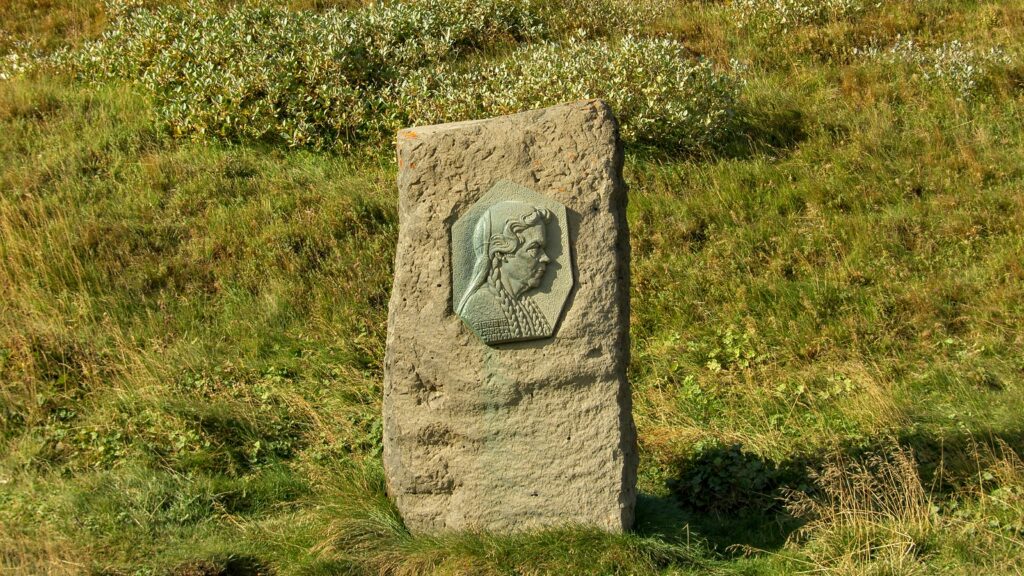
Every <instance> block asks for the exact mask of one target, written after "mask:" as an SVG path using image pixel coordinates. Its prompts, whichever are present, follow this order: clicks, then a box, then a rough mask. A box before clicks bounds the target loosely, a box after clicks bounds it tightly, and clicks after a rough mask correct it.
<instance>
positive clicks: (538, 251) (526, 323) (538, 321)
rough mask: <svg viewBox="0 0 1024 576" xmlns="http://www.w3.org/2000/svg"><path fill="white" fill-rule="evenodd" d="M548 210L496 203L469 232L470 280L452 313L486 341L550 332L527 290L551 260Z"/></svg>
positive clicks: (530, 336) (535, 284)
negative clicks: (455, 312)
mask: <svg viewBox="0 0 1024 576" xmlns="http://www.w3.org/2000/svg"><path fill="white" fill-rule="evenodd" d="M550 218H551V212H550V211H549V210H548V209H546V208H542V207H539V206H531V205H529V204H526V203H524V202H516V201H506V202H499V203H497V204H495V205H493V206H491V207H490V208H488V209H487V210H486V211H484V213H483V214H482V215H481V216H480V219H479V220H478V221H477V223H476V226H475V227H474V229H473V251H474V254H475V257H476V259H475V264H474V266H473V281H472V283H471V285H470V288H469V290H467V291H466V294H465V296H464V297H463V298H462V302H460V303H459V306H458V308H457V312H458V314H459V315H460V316H462V317H463V318H464V319H466V321H467V322H469V324H470V326H471V327H472V328H473V329H474V331H476V332H477V334H479V335H480V336H481V338H483V339H484V341H485V342H487V343H489V344H490V343H498V342H511V341H515V340H524V339H529V338H538V337H543V336H544V335H546V334H547V333H550V331H551V329H550V326H549V325H548V323H547V320H546V319H545V317H544V314H543V313H542V312H541V311H540V310H539V309H538V308H537V306H536V304H534V303H533V302H531V301H530V299H529V295H528V292H529V291H530V290H532V289H534V288H537V287H538V286H540V284H541V281H542V280H543V278H544V274H545V272H546V271H547V265H548V263H549V262H550V261H551V260H550V258H549V257H548V255H547V252H546V251H545V248H546V240H547V239H546V232H545V223H546V222H547V221H548V220H549V219H550Z"/></svg>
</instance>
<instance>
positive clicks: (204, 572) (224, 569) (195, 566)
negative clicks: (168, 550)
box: [168, 556, 274, 576]
mask: <svg viewBox="0 0 1024 576" xmlns="http://www.w3.org/2000/svg"><path fill="white" fill-rule="evenodd" d="M168 574H169V576H271V575H273V574H274V572H273V571H272V570H271V569H270V568H268V567H267V566H265V565H263V564H262V563H260V562H259V561H258V560H256V559H255V558H251V557H248V556H230V557H227V558H221V559H215V560H193V561H189V562H185V563H184V564H180V565H178V566H176V567H175V568H173V569H172V570H171V571H170V572H169V573H168Z"/></svg>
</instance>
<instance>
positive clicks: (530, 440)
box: [384, 100, 637, 532]
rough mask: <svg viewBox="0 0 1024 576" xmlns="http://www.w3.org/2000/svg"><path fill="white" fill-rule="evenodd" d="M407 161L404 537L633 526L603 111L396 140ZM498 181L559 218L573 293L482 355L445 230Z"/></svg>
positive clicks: (399, 411)
mask: <svg viewBox="0 0 1024 576" xmlns="http://www.w3.org/2000/svg"><path fill="white" fill-rule="evenodd" d="M398 161H399V176H398V187H399V223H400V231H399V239H398V249H397V254H396V257H395V280H394V287H393V290H392V294H391V303H390V309H389V316H388V340H387V354H386V359H385V378H384V465H385V469H386V471H387V478H388V490H389V492H390V494H391V495H392V497H393V498H394V499H395V502H396V504H397V506H398V508H399V510H400V512H401V513H402V516H403V518H404V520H405V522H406V524H407V526H408V527H409V528H410V529H412V530H413V531H415V532H439V531H447V530H460V529H483V530H493V531H499V532H509V531H519V530H525V529H531V528H538V527H544V526H557V525H565V524H585V525H592V526H598V527H601V528H604V529H607V530H611V531H621V530H624V529H626V528H628V527H629V526H630V524H632V521H633V508H634V503H635V500H636V492H635V484H636V466H637V452H636V432H635V429H634V426H633V419H632V414H631V401H630V392H629V384H628V382H627V380H626V366H627V363H628V360H629V236H628V232H627V229H626V218H625V204H626V187H625V184H624V183H623V181H622V176H621V173H622V151H621V145H620V143H619V139H618V127H617V124H616V122H615V119H614V117H613V116H612V114H611V111H610V110H609V109H608V106H607V105H605V104H604V103H603V102H601V101H596V100H595V101H583V102H577V103H573V104H566V105H562V106H556V107H552V108H546V109H543V110H536V111H532V112H525V113H522V114H516V115H513V116H506V117H501V118H495V119H491V120H484V121H473V122H461V123H455V124H445V125H438V126H428V127H422V128H412V129H407V130H403V131H401V132H399V134H398ZM499 181H508V182H512V183H515V184H518V185H520V186H523V187H525V188H528V189H530V190H533V191H536V192H537V193H539V194H542V195H545V196H547V197H550V198H552V199H553V200H555V201H557V202H559V203H561V204H562V205H564V206H565V208H566V210H567V220H568V222H567V224H568V232H569V243H570V246H571V248H570V249H571V251H572V258H571V263H572V264H571V265H572V266H573V270H572V272H573V275H572V276H573V277H574V278H575V284H574V286H573V288H572V290H571V291H570V293H569V296H568V299H567V302H566V304H565V307H564V310H563V311H562V315H561V320H560V324H559V326H558V328H557V330H556V331H555V334H554V336H553V337H551V338H545V339H540V340H530V341H526V342H515V343H510V344H499V345H493V346H488V345H487V344H485V343H484V342H482V341H481V340H480V339H479V338H478V337H477V336H476V335H475V334H473V332H472V331H471V330H470V329H469V327H467V326H466V324H465V323H464V322H463V321H462V320H461V319H460V318H459V317H458V316H457V315H456V314H455V313H454V311H453V306H454V305H455V304H453V301H452V298H453V296H452V291H453V290H452V262H451V246H450V243H451V229H452V225H453V224H454V223H455V222H456V221H457V220H458V219H459V218H460V217H462V216H463V215H464V214H466V213H467V211H469V210H470V209H471V207H472V206H473V205H474V203H476V202H478V201H479V200H480V199H481V198H483V197H484V195H485V194H486V193H487V192H488V190H490V189H491V188H492V187H493V186H494V185H495V184H496V183H497V182H499Z"/></svg>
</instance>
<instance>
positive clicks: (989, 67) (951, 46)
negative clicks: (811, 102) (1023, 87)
mask: <svg viewBox="0 0 1024 576" xmlns="http://www.w3.org/2000/svg"><path fill="white" fill-rule="evenodd" d="M858 53H859V54H861V55H863V56H864V57H866V58H870V59H874V60H877V61H880V62H883V63H886V64H888V65H890V66H894V67H896V66H898V67H902V68H904V69H909V71H910V73H911V74H912V75H913V76H920V77H921V78H922V79H923V80H925V81H926V82H935V83H938V84H940V85H943V86H947V87H949V88H951V89H952V90H954V91H955V92H956V94H957V95H958V96H959V97H960V98H961V99H970V98H972V97H974V96H976V95H977V94H978V93H979V91H981V89H982V88H984V87H985V86H984V85H985V84H987V83H989V82H991V80H992V75H993V71H994V70H995V69H997V68H1000V67H1006V66H1009V65H1010V64H1012V63H1013V62H1014V60H1013V58H1011V57H1010V56H1009V55H1008V54H1007V53H1006V52H1005V51H1004V50H1002V49H1000V48H998V47H990V48H988V49H987V50H980V49H978V48H975V47H974V46H972V45H970V44H969V43H968V44H965V43H963V42H961V41H960V40H951V41H949V42H945V43H943V44H941V45H939V46H935V47H931V48H929V47H925V46H922V45H921V44H920V43H918V42H915V41H914V40H913V39H912V38H901V39H899V40H897V41H896V43H895V44H893V45H892V46H890V47H889V48H888V49H886V50H879V49H878V48H877V47H869V48H864V49H861V50H859V51H858Z"/></svg>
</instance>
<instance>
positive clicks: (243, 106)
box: [55, 0, 540, 148]
mask: <svg viewBox="0 0 1024 576" xmlns="http://www.w3.org/2000/svg"><path fill="white" fill-rule="evenodd" d="M526 8H527V5H526V4H525V3H523V2H519V1H516V0H449V1H447V2H444V3H429V2H425V1H424V2H408V3H401V4H384V5H372V6H370V7H368V8H366V9H363V10H358V11H354V12H345V11H339V10H328V11H325V12H319V13H318V12H293V11H289V10H286V9H283V8H274V7H269V6H256V7H246V6H235V7H231V8H229V9H227V10H224V11H218V10H217V9H216V8H215V7H214V6H213V5H212V4H209V3H204V2H193V3H189V4H188V5H187V6H185V7H175V6H167V7H162V8H158V9H155V10H146V9H134V10H131V9H130V10H123V11H121V12H117V13H115V14H114V20H113V22H112V24H111V27H110V29H109V30H108V31H107V32H106V33H105V34H104V35H103V37H102V38H100V39H99V40H97V41H95V42H93V43H91V44H89V45H87V46H86V47H85V48H83V49H82V50H78V51H74V52H66V53H64V54H61V55H59V56H58V57H57V58H55V63H56V64H57V65H58V66H59V67H63V68H66V69H70V70H72V71H74V72H76V73H77V74H78V75H80V76H81V77H83V78H86V79H91V80H97V81H103V80H108V79H127V80H132V81H136V82H139V83H141V84H142V85H143V86H145V87H146V88H147V89H148V90H149V91H151V92H152V93H153V94H154V95H155V96H156V97H157V100H158V104H159V113H160V116H161V118H162V120H163V121H164V122H165V123H166V125H167V126H168V128H169V129H170V130H171V131H172V133H174V134H175V135H191V136H199V137H202V136H207V135H209V136H216V137H220V138H225V139H231V140H236V139H238V140H242V139H245V140H268V139H269V140H280V141H283V142H285V143H287V144H288V145H289V146H311V147H314V148H330V147H332V146H334V145H336V144H338V143H348V142H352V141H354V140H358V139H360V138H361V137H363V136H365V134H366V133H367V132H368V131H371V130H373V128H374V124H375V122H376V121H377V120H378V119H379V118H380V117H381V116H380V114H381V110H380V106H381V102H380V101H379V98H378V97H377V93H376V90H377V87H379V86H381V85H383V84H385V83H387V82H389V81H391V80H393V79H394V78H396V77H398V76H399V75H401V74H403V73H405V72H407V71H408V70H410V69H413V68H415V67H418V66H423V65H426V64H429V63H431V62H438V61H441V60H444V59H446V58H451V57H454V56H456V55H458V54H461V53H463V52H464V51H465V50H467V49H470V48H479V47H482V46H485V45H488V44H494V43H496V42H499V41H501V39H503V38H505V39H512V40H519V39H524V38H528V37H532V36H535V35H536V34H538V33H539V30H540V27H539V23H538V21H537V20H536V18H535V17H533V16H532V15H531V14H530V13H529V11H528V10H527V9H526Z"/></svg>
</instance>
